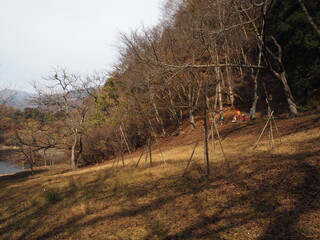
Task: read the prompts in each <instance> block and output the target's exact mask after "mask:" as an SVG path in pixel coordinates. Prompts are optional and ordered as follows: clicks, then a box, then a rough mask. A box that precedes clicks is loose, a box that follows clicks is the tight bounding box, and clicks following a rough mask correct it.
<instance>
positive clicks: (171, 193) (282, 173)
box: [0, 115, 320, 240]
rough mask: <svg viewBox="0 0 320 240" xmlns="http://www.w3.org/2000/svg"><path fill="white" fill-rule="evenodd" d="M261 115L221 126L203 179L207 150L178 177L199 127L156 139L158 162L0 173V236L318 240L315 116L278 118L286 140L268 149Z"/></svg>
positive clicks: (319, 164) (319, 163) (319, 136)
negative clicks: (259, 137) (7, 176)
mask: <svg viewBox="0 0 320 240" xmlns="http://www.w3.org/2000/svg"><path fill="white" fill-rule="evenodd" d="M264 123H265V122H263V121H262V122H256V123H254V124H249V123H248V124H238V125H227V126H223V127H222V128H220V131H221V136H222V138H223V146H224V150H225V153H226V156H227V158H228V163H229V168H228V167H226V164H225V163H224V161H223V155H222V153H221V150H220V148H219V145H218V144H217V142H216V144H215V145H216V148H215V149H211V151H210V161H211V172H212V176H211V178H210V179H209V180H206V179H205V178H204V177H203V150H202V147H201V144H200V145H199V147H198V148H197V150H196V153H195V156H194V158H193V160H192V164H191V166H190V169H189V172H188V174H187V176H186V177H184V178H182V177H181V175H182V173H183V171H184V169H185V166H186V163H187V160H188V159H189V157H190V154H191V151H192V148H193V146H194V145H195V141H196V139H197V138H198V135H199V134H201V132H200V130H196V131H193V132H191V133H189V134H184V135H182V136H179V137H169V138H167V139H161V146H162V149H163V151H164V152H163V154H164V157H165V159H166V160H167V163H166V164H164V163H163V162H162V158H161V155H160V153H159V150H157V148H156V145H154V148H155V151H154V154H153V159H154V165H153V166H149V164H148V163H147V164H146V166H145V165H144V158H143V159H142V160H141V162H140V164H139V167H138V168H134V167H133V166H132V163H131V161H132V157H133V158H134V160H135V161H136V160H137V159H138V157H139V155H140V152H136V153H134V154H133V155H132V156H127V158H126V167H125V168H122V167H120V165H121V163H119V166H118V167H112V164H113V163H112V162H111V163H109V164H102V165H98V166H94V167H90V168H85V169H80V170H78V171H75V172H71V171H66V172H64V171H62V170H61V169H60V170H59V169H57V170H51V171H42V172H39V173H37V174H36V176H35V178H31V177H30V176H21V177H20V178H17V179H12V178H11V179H1V177H0V189H1V191H0V202H1V204H0V211H1V215H0V239H125V240H126V239H166V240H168V239H258V240H262V239H320V230H319V229H320V201H319V193H320V188H319V186H320V174H319V173H320V158H319V153H320V145H319V142H320V141H319V140H320V131H319V129H320V117H319V115H317V116H309V117H304V118H298V119H294V120H278V121H277V123H278V127H279V128H280V130H281V133H282V141H283V143H282V144H281V145H280V142H279V141H278V140H277V139H276V144H275V145H276V148H275V149H274V150H272V151H270V149H269V145H268V140H267V137H266V136H265V137H264V138H263V139H262V141H261V143H260V144H259V146H258V148H257V149H256V150H255V151H252V146H253V144H254V142H255V141H256V139H257V134H259V133H260V131H261V129H262V127H263V125H264Z"/></svg>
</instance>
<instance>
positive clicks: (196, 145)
mask: <svg viewBox="0 0 320 240" xmlns="http://www.w3.org/2000/svg"><path fill="white" fill-rule="evenodd" d="M200 138H201V134H199V137H198V139H197V142H196V144H195V146H194V148H193V150H192V153H191V155H190V158H189V160H188V163H187V167H186V169H185V170H184V172H183V174H182V176H183V177H184V176H185V175H186V173H187V171H188V168H189V165H190V163H191V160H192V157H193V154H194V152H195V151H196V148H197V147H198V144H199V142H200Z"/></svg>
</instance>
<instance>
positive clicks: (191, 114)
mask: <svg viewBox="0 0 320 240" xmlns="http://www.w3.org/2000/svg"><path fill="white" fill-rule="evenodd" d="M189 121H190V129H191V130H193V129H195V128H196V125H195V123H194V110H193V108H192V107H191V106H190V107H189Z"/></svg>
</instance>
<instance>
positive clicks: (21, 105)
mask: <svg viewBox="0 0 320 240" xmlns="http://www.w3.org/2000/svg"><path fill="white" fill-rule="evenodd" d="M4 92H5V94H6V95H7V96H10V99H9V101H8V105H10V106H12V107H14V108H17V109H20V110H23V109H25V108H26V107H31V108H32V107H36V106H34V105H32V103H31V102H30V100H31V99H32V97H35V94H32V93H29V92H25V91H20V90H12V89H5V90H1V91H0V95H1V94H2V93H4Z"/></svg>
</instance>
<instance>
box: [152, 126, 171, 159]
mask: <svg viewBox="0 0 320 240" xmlns="http://www.w3.org/2000/svg"><path fill="white" fill-rule="evenodd" d="M149 124H150V127H151V130H152V132H153V136H154V139H155V140H156V144H157V146H158V148H159V151H160V154H161V158H162V161H163V162H164V163H167V162H166V159H165V158H164V157H163V154H162V149H161V147H160V144H159V141H158V138H157V136H156V133H155V131H154V129H153V126H152V124H151V121H150V120H149Z"/></svg>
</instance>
